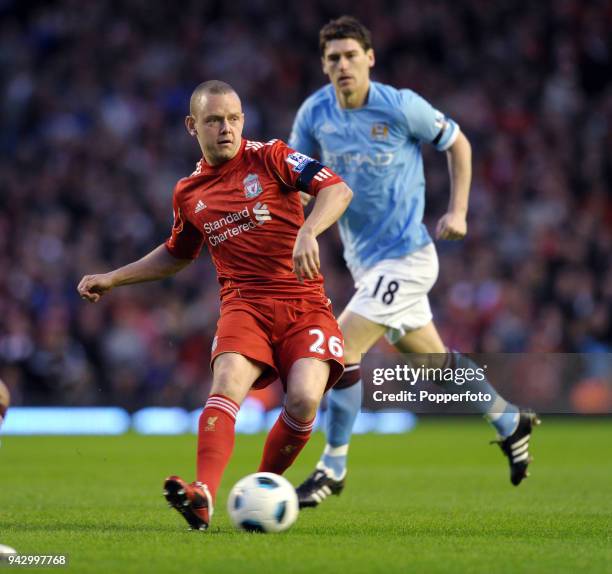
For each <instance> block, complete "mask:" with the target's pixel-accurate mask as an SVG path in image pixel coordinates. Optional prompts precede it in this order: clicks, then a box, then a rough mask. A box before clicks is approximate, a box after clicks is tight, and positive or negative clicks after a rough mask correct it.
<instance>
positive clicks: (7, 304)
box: [0, 0, 612, 409]
mask: <svg viewBox="0 0 612 574" xmlns="http://www.w3.org/2000/svg"><path fill="white" fill-rule="evenodd" d="M345 13H346V14H351V15H354V16H356V17H358V18H360V19H362V21H363V22H364V23H365V24H366V25H367V26H368V27H370V29H371V30H372V33H373V39H374V46H375V50H376V56H377V61H376V67H375V69H374V73H373V77H374V78H375V79H376V80H379V81H382V82H386V83H390V84H393V85H395V86H397V87H408V88H412V89H414V90H416V91H417V92H419V93H420V94H422V95H423V96H424V97H426V98H427V99H428V100H429V101H430V102H432V103H433V104H434V105H435V106H436V107H438V108H439V109H441V110H442V111H444V112H445V113H447V114H448V115H449V116H451V117H453V118H454V119H456V120H457V121H458V122H459V124H460V125H461V127H462V129H463V131H464V132H465V133H466V134H467V136H468V138H469V139H470V141H471V142H472V145H473V154H474V166H473V167H474V181H473V187H472V196H471V209H470V215H469V234H468V237H467V238H466V240H465V241H463V242H461V243H438V244H437V247H438V251H439V254H440V259H441V274H440V278H439V281H438V283H437V285H436V287H435V289H434V291H433V293H432V304H433V308H434V316H435V318H436V321H437V323H438V325H439V327H440V330H441V332H442V334H443V337H444V338H445V340H446V341H447V343H448V344H449V345H450V346H452V347H454V348H456V349H459V350H461V351H478V352H494V351H495V352H497V351H500V352H523V351H524V352H538V353H546V352H586V353H591V352H611V351H612V202H611V199H610V198H611V191H610V190H611V188H612V153H611V150H612V2H610V1H604V0H602V1H597V0H590V1H588V2H584V1H581V0H556V1H541V2H527V1H525V2H520V1H515V2H487V1H486V0H461V1H450V0H449V1H436V0H428V1H427V2H417V1H405V2H402V1H391V0H385V1H381V0H351V1H350V2H349V1H345V0H325V1H322V0H318V1H309V2H283V1H280V0H233V1H232V2H227V1H207V0H184V1H182V2H180V3H172V2H162V1H161V0H160V1H146V0H125V1H110V0H108V1H99V2H82V1H80V0H60V1H56V2H54V1H47V2H41V1H34V0H28V1H27V2H23V1H20V0H0V90H1V93H2V99H1V107H0V118H1V120H0V121H1V130H0V378H2V379H3V380H5V382H7V383H8V385H9V387H10V388H11V391H12V393H13V399H14V402H15V403H16V404H29V405H34V404H64V405H77V404H117V405H121V406H124V407H126V408H128V409H135V408H138V407H140V406H142V405H182V406H185V407H188V408H192V407H197V406H198V405H200V404H202V402H203V400H204V397H205V396H206V393H207V390H208V388H209V384H210V378H211V375H210V370H209V366H208V363H209V358H210V343H211V341H212V337H213V335H214V331H215V325H216V319H217V314H218V293H217V283H216V280H215V274H214V269H213V268H212V265H211V263H210V261H209V259H208V255H207V254H203V256H202V257H201V258H200V260H199V261H198V262H197V263H196V264H194V265H192V266H191V267H190V268H188V269H186V270H185V271H183V272H182V273H180V274H179V275H177V276H176V277H175V278H174V279H172V280H168V281H164V282H161V283H149V284H144V285H140V286H131V287H124V288H121V289H118V290H116V291H113V292H112V293H111V294H110V295H109V296H107V297H105V298H104V299H103V300H102V301H101V302H100V303H99V304H97V305H90V304H86V303H84V302H83V301H81V300H80V299H79V297H78V295H77V292H76V285H77V283H78V281H79V279H80V277H81V276H82V275H84V274H87V273H92V272H103V271H107V270H110V269H111V268H114V267H116V266H120V265H122V264H125V263H128V262H130V261H132V260H134V259H137V258H139V257H140V256H142V255H144V254H145V253H147V252H148V251H149V250H150V249H151V248H153V247H154V246H156V245H158V244H159V243H161V242H162V241H164V240H165V238H166V237H167V236H168V234H169V231H170V227H171V222H172V209H171V194H172V189H173V186H174V183H175V182H176V180H178V179H179V178H181V177H183V176H185V175H188V174H189V173H191V171H192V170H193V166H194V165H195V162H196V161H197V160H198V158H199V156H198V149H197V145H196V144H195V142H194V140H193V139H192V138H190V137H189V136H188V135H187V133H186V132H185V129H184V127H183V118H184V116H185V114H186V113H187V107H188V100H189V96H190V93H191V91H192V89H193V88H194V87H195V86H196V85H197V84H198V83H200V82H201V81H203V80H207V79H213V78H214V79H222V80H225V81H228V82H229V83H231V84H232V85H233V86H234V87H235V88H236V89H237V91H238V92H239V93H240V95H241V96H242V99H243V104H244V108H245V113H246V128H245V135H246V137H248V138H249V139H255V140H267V139H270V138H273V137H279V138H282V139H287V138H288V134H289V132H290V129H291V124H292V121H293V117H294V114H295V112H296V110H297V108H298V106H299V105H300V103H301V102H302V100H303V99H304V98H305V97H306V96H307V95H309V94H310V93H311V92H312V91H314V90H316V89H317V88H318V87H320V86H321V85H323V84H324V83H325V81H326V80H325V77H324V76H323V74H322V72H321V69H320V61H319V53H318V30H319V28H320V27H321V26H322V25H323V24H324V23H326V22H327V21H328V20H329V19H331V18H334V17H337V16H339V15H341V14H345ZM424 152H425V158H426V175H427V182H428V183H427V185H428V188H427V198H428V204H427V205H428V206H427V222H428V225H429V227H430V229H432V228H433V226H434V225H435V222H436V221H437V218H438V217H439V216H441V215H442V214H443V213H444V209H445V206H446V203H447V200H448V191H449V190H448V174H447V166H446V158H445V156H444V154H438V153H437V152H435V151H434V150H432V149H425V150H424ZM322 243H323V251H324V272H325V279H326V285H327V290H328V293H329V295H330V297H331V298H332V301H333V303H334V308H335V310H336V312H340V311H341V310H342V308H343V306H344V304H345V303H346V302H347V300H348V299H349V298H350V296H351V294H352V282H351V279H350V277H349V275H348V273H347V271H346V269H345V267H344V262H343V260H342V255H341V245H340V242H339V239H338V237H337V233H336V230H335V229H332V230H330V231H328V232H327V233H326V235H325V236H324V239H323V240H322ZM270 400H272V399H270Z"/></svg>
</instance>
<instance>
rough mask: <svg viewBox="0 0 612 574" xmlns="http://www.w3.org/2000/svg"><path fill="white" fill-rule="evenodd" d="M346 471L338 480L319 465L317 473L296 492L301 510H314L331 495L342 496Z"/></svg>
mask: <svg viewBox="0 0 612 574" xmlns="http://www.w3.org/2000/svg"><path fill="white" fill-rule="evenodd" d="M345 480H346V470H345V471H344V474H343V475H342V478H340V479H339V480H336V479H335V478H333V477H332V476H331V473H330V472H329V469H328V468H326V467H325V466H322V465H321V464H318V465H317V467H316V469H315V471H314V472H313V473H312V474H311V475H310V476H309V477H308V478H307V479H306V480H305V481H304V482H303V483H302V484H300V486H298V487H297V488H296V489H295V490H296V492H297V495H298V502H299V504H300V509H302V508H314V507H315V506H318V505H319V504H321V502H323V501H324V500H325V499H326V498H327V497H328V496H330V495H331V494H335V495H336V496H340V493H341V492H342V490H343V489H344V481H345Z"/></svg>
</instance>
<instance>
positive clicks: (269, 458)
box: [258, 409, 314, 474]
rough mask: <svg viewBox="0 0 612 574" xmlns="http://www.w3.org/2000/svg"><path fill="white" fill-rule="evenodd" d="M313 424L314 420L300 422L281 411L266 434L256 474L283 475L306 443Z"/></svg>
mask: <svg viewBox="0 0 612 574" xmlns="http://www.w3.org/2000/svg"><path fill="white" fill-rule="evenodd" d="M313 424H314V418H313V419H311V420H309V421H300V420H298V419H296V418H293V417H292V416H291V415H290V414H289V413H288V412H287V411H286V410H285V409H283V410H282V411H281V414H280V416H279V417H278V419H277V420H276V422H275V423H274V426H273V427H272V429H270V432H269V433H268V438H267V439H266V444H265V446H264V451H263V456H262V459H261V463H260V465H259V471H258V472H274V473H276V474H283V472H285V470H287V469H288V468H289V467H290V466H291V464H292V463H293V461H294V460H295V459H296V458H297V455H298V454H300V452H301V450H302V449H303V448H304V446H305V445H306V443H307V442H308V439H309V438H310V434H311V433H312V427H313Z"/></svg>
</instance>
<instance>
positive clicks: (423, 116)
mask: <svg viewBox="0 0 612 574" xmlns="http://www.w3.org/2000/svg"><path fill="white" fill-rule="evenodd" d="M400 94H401V108H402V112H403V114H404V117H405V118H406V122H407V125H408V132H409V133H410V135H411V136H412V137H414V138H415V139H417V140H419V141H422V142H426V143H430V144H432V145H433V146H434V147H435V148H436V149H437V150H438V151H444V150H447V149H448V148H449V147H450V146H452V145H453V144H454V143H455V140H456V139H457V136H458V135H459V131H460V130H459V125H458V124H457V123H456V122H454V121H453V120H452V119H450V118H449V117H447V116H445V115H444V114H443V113H442V112H441V111H439V110H437V109H436V108H434V107H433V106H432V105H431V104H430V103H429V102H428V101H427V100H426V99H425V98H422V97H421V96H419V95H418V94H416V93H415V92H413V91H412V90H400Z"/></svg>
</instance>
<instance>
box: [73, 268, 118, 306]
mask: <svg viewBox="0 0 612 574" xmlns="http://www.w3.org/2000/svg"><path fill="white" fill-rule="evenodd" d="M112 288H113V282H112V280H111V278H110V273H102V274H99V275H85V277H83V279H81V281H80V282H79V285H78V287H77V291H78V292H79V295H80V296H81V299H85V300H86V301H89V302H90V303H97V302H98V301H99V300H100V297H102V295H104V293H106V292H107V291H110V290H111V289H112Z"/></svg>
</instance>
